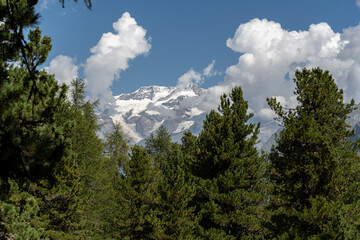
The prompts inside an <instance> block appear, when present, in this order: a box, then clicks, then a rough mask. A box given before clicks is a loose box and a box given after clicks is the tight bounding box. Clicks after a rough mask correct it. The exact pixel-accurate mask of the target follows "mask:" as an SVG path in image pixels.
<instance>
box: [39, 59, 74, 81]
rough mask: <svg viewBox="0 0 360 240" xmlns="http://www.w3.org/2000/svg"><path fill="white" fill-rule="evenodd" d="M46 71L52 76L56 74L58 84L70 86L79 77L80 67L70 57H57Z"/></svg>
mask: <svg viewBox="0 0 360 240" xmlns="http://www.w3.org/2000/svg"><path fill="white" fill-rule="evenodd" d="M45 70H46V71H47V72H48V73H50V74H55V78H56V80H58V82H60V83H65V84H67V85H69V86H70V84H71V81H72V80H74V79H75V78H77V77H78V67H77V66H76V65H75V60H74V59H73V58H71V57H68V56H63V55H59V56H57V57H55V58H54V59H53V60H51V62H50V65H49V67H46V68H45Z"/></svg>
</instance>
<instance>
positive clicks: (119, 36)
mask: <svg viewBox="0 0 360 240" xmlns="http://www.w3.org/2000/svg"><path fill="white" fill-rule="evenodd" d="M113 28H114V31H115V33H111V32H108V33H104V34H103V35H102V37H101V39H100V40H99V42H98V43H97V45H96V46H94V47H93V48H91V50H90V51H91V53H92V56H90V57H89V58H88V59H87V61H86V63H85V69H84V70H85V78H86V85H87V89H88V91H89V92H90V94H91V95H92V96H93V97H98V98H101V99H104V100H110V99H111V97H112V92H111V90H110V86H111V85H112V83H113V81H114V80H115V79H117V78H119V76H120V73H121V71H124V70H126V69H127V68H128V67H129V61H130V60H132V59H134V58H136V57H137V56H139V55H141V54H146V53H148V52H149V50H150V48H151V44H150V42H149V41H150V40H149V39H147V38H146V30H145V29H144V28H143V27H141V26H139V25H138V24H137V22H136V21H135V19H134V18H132V17H131V16H130V14H129V13H128V12H125V13H124V14H123V15H122V16H121V18H119V19H118V20H117V21H116V22H114V23H113Z"/></svg>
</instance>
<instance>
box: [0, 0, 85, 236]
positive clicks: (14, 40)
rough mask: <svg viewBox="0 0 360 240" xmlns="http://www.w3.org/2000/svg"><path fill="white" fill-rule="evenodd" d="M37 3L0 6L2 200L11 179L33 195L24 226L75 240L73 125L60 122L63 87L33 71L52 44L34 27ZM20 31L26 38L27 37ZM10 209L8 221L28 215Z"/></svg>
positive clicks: (12, 1)
mask: <svg viewBox="0 0 360 240" xmlns="http://www.w3.org/2000/svg"><path fill="white" fill-rule="evenodd" d="M36 3H37V1H36V0H35V1H27V0H6V1H0V13H1V14H0V18H1V19H0V21H1V22H2V24H1V25H0V29H1V33H0V40H1V41H0V51H1V59H0V101H1V106H0V162H1V168H0V180H2V182H3V183H4V184H3V185H4V186H3V187H1V188H2V189H3V190H4V191H3V192H2V194H1V201H3V202H4V201H5V202H6V201H8V199H11V196H12V195H11V194H12V193H11V191H10V189H11V186H10V185H7V184H6V183H7V179H8V178H11V179H13V182H15V183H17V185H18V186H19V189H20V190H19V191H20V193H21V194H23V193H24V194H25V193H26V194H29V195H30V196H32V197H33V198H34V199H35V202H36V204H37V206H38V207H39V209H38V210H36V211H37V215H38V216H37V217H32V218H30V220H29V222H28V224H30V225H31V227H33V228H35V229H40V228H42V229H43V230H44V231H42V235H43V237H51V238H52V239H79V236H76V234H74V231H75V230H76V229H77V225H78V223H79V217H80V215H79V209H78V207H79V205H80V204H79V203H80V202H79V200H78V197H77V193H78V190H79V187H80V186H79V185H80V180H79V177H80V175H79V172H78V171H77V170H78V169H77V165H76V162H75V161H74V158H73V153H72V152H71V150H70V146H71V139H70V137H69V131H70V129H71V127H72V126H73V124H72V121H71V120H69V119H67V120H66V121H62V120H61V114H60V113H61V112H62V111H63V109H64V108H66V107H65V106H66V105H67V104H66V91H67V86H65V85H59V84H58V83H57V81H56V80H55V78H54V76H52V75H49V74H47V73H46V72H45V71H39V70H38V68H39V66H40V65H41V64H43V63H44V62H45V61H46V58H47V56H48V53H49V51H50V50H51V39H50V38H49V37H47V36H42V34H41V30H40V29H39V28H38V27H36V25H37V23H38V19H39V14H37V13H36V12H35V7H34V5H36ZM32 27H35V28H32ZM31 28H32V29H31ZM25 32H28V33H29V34H28V37H27V38H26V37H25V34H24V33H25ZM13 62H16V63H17V65H15V66H14V65H13V64H12V63H13ZM21 194H20V195H21ZM29 199H31V197H29ZM24 201H28V200H26V199H24ZM29 201H30V200H29ZM30 202H33V201H32V200H31V201H30ZM30 202H29V203H30ZM9 204H12V203H9ZM21 206H25V207H26V204H25V205H24V204H23V205H21ZM33 207H34V209H35V208H36V206H35V205H33ZM9 209H10V208H9ZM12 209H15V212H17V213H15V214H14V215H13V216H15V218H14V219H13V222H19V221H20V222H21V221H22V219H23V216H24V215H23V213H24V214H25V215H28V213H27V212H26V211H25V212H24V211H23V209H21V208H20V211H17V210H16V207H15V208H12ZM30 209H31V208H30ZM31 211H32V210H31ZM34 211H35V210H34ZM4 219H6V216H5V217H4V216H1V219H0V221H1V222H2V221H3V220H4ZM36 219H39V220H36ZM16 231H17V230H16ZM21 232H22V231H21V230H19V231H18V232H14V233H13V235H14V236H20V235H19V234H22V233H21ZM38 233H39V232H38ZM19 238H20V237H19ZM34 238H35V236H34Z"/></svg>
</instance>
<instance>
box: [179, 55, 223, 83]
mask: <svg viewBox="0 0 360 240" xmlns="http://www.w3.org/2000/svg"><path fill="white" fill-rule="evenodd" d="M214 65H215V60H213V61H212V62H211V63H210V64H209V65H208V66H207V67H205V68H204V69H203V71H202V73H201V72H196V71H194V69H190V70H189V71H187V72H186V73H184V74H183V75H182V76H181V77H179V79H178V83H177V86H176V87H177V88H185V87H186V86H188V85H189V84H190V83H195V84H197V85H200V84H202V83H203V82H204V80H205V77H212V76H215V75H217V74H218V72H217V71H215V70H213V68H214Z"/></svg>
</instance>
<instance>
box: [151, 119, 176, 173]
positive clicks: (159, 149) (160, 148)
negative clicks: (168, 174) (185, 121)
mask: <svg viewBox="0 0 360 240" xmlns="http://www.w3.org/2000/svg"><path fill="white" fill-rule="evenodd" d="M171 145H172V143H171V133H169V131H168V130H167V129H166V127H165V126H164V125H161V126H160V127H159V128H158V129H157V130H156V134H155V135H154V134H153V133H151V134H150V136H149V137H148V138H146V139H145V148H146V150H147V151H148V153H149V154H151V155H152V156H154V159H155V163H156V164H158V166H159V168H160V169H161V170H163V169H164V168H165V167H166V164H167V159H166V158H167V155H168V154H169V152H170V150H171Z"/></svg>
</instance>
